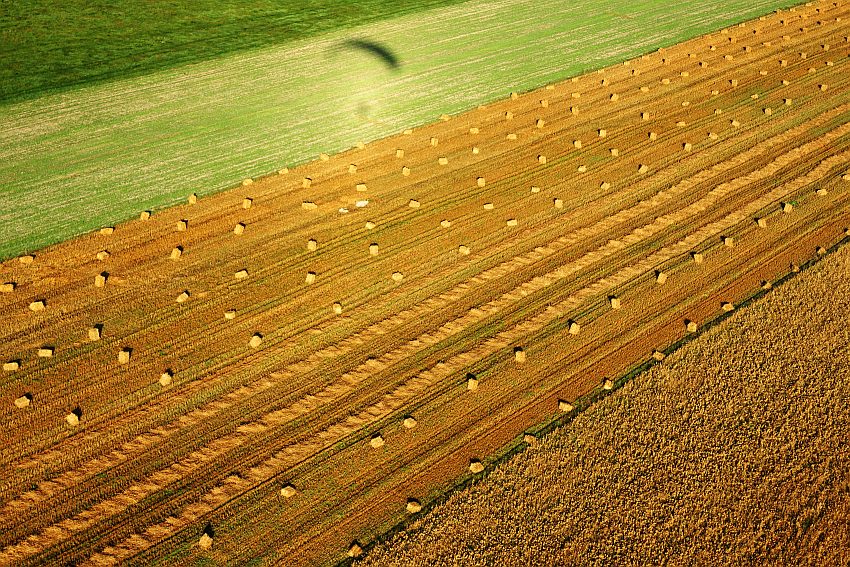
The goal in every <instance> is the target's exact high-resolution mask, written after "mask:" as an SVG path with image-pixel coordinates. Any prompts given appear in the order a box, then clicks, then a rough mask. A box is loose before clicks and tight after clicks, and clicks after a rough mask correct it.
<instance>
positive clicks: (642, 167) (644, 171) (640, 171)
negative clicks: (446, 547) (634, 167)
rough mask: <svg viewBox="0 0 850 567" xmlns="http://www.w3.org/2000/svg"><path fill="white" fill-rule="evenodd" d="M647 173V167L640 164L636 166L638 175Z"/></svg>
mask: <svg viewBox="0 0 850 567" xmlns="http://www.w3.org/2000/svg"><path fill="white" fill-rule="evenodd" d="M647 171H649V166H647V165H646V164H644V163H642V164H640V165H639V166H638V173H646V172H647Z"/></svg>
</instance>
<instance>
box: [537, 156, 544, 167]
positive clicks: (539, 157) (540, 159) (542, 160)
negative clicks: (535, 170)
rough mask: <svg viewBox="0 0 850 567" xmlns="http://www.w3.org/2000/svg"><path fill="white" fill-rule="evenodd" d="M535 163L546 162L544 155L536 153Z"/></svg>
mask: <svg viewBox="0 0 850 567" xmlns="http://www.w3.org/2000/svg"><path fill="white" fill-rule="evenodd" d="M537 163H539V164H541V165H545V164H546V156H544V155H542V154H541V155H538V156H537Z"/></svg>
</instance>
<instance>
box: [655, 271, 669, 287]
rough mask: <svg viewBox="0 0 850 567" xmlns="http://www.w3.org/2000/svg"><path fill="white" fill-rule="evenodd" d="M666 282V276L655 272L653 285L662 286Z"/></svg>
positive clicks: (660, 272)
mask: <svg viewBox="0 0 850 567" xmlns="http://www.w3.org/2000/svg"><path fill="white" fill-rule="evenodd" d="M666 281H667V274H666V273H664V272H662V271H661V270H656V271H655V283H657V284H658V285H663V284H664V282H666Z"/></svg>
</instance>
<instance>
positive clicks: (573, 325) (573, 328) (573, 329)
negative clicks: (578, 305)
mask: <svg viewBox="0 0 850 567" xmlns="http://www.w3.org/2000/svg"><path fill="white" fill-rule="evenodd" d="M579 331H581V325H579V324H578V323H577V322H576V321H573V320H570V321H569V327H568V331H567V332H568V333H569V334H571V335H577V334H579Z"/></svg>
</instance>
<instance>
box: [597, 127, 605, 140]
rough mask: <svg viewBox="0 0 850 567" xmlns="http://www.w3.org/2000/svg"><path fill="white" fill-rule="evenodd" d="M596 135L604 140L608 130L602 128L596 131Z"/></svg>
mask: <svg viewBox="0 0 850 567" xmlns="http://www.w3.org/2000/svg"><path fill="white" fill-rule="evenodd" d="M596 133H597V134H598V135H599V137H600V138H604V137H605V136H607V135H608V130H606V129H605V128H600V129H599V130H597V131H596Z"/></svg>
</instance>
